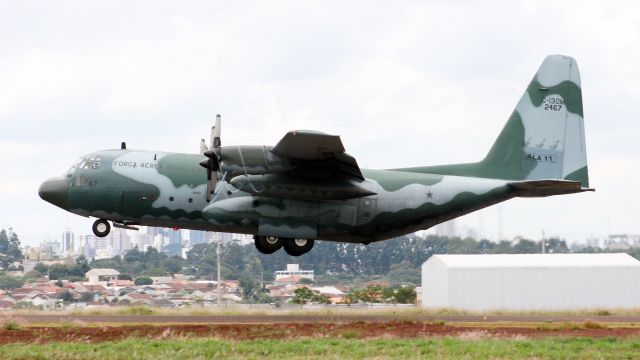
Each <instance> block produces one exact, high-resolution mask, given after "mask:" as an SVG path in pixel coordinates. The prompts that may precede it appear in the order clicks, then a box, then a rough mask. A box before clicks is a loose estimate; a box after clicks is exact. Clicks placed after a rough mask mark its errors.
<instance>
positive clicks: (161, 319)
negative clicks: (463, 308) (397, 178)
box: [0, 314, 640, 324]
mask: <svg viewBox="0 0 640 360" xmlns="http://www.w3.org/2000/svg"><path fill="white" fill-rule="evenodd" d="M10 316H11V317H14V318H20V319H23V320H24V321H27V322H32V323H48V322H71V321H74V320H79V321H84V322H98V323H191V324H195V323H199V324H203V323H208V324H265V323H267V324H268V323H292V322H297V323H302V322H304V323H318V322H355V321H365V322H385V321H393V320H399V321H404V320H411V321H418V322H440V321H444V322H447V323H456V322H458V323H460V322H474V323H490V322H532V323H540V322H584V321H598V322H607V323H635V322H640V316H563V315H549V316H545V315H530V316H529V315H523V316H517V315H501V316H467V315H442V316H441V315H414V316H412V315H402V314H400V315H230V316H227V315H208V316H185V315H79V316H76V315H10ZM2 318H3V316H2V315H0V320H1V319H2Z"/></svg>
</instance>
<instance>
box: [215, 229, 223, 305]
mask: <svg viewBox="0 0 640 360" xmlns="http://www.w3.org/2000/svg"><path fill="white" fill-rule="evenodd" d="M220 241H221V239H220V233H218V246H217V251H216V255H217V263H218V305H220V304H222V291H221V290H222V288H221V287H220Z"/></svg>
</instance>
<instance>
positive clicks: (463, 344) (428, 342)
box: [0, 336, 640, 360]
mask: <svg viewBox="0 0 640 360" xmlns="http://www.w3.org/2000/svg"><path fill="white" fill-rule="evenodd" d="M265 357H268V358H276V359H278V358H279V359H345V358H347V359H365V358H366V359H371V358H374V359H387V358H404V359H411V358H437V359H496V358H498V359H523V358H525V359H637V358H640V339H626V340H622V339H617V338H604V339H591V338H545V339H537V340H531V339H517V338H516V339H492V338H483V337H482V336H478V337H476V338H436V339H374V340H358V339H348V338H347V339H301V340H291V341H280V340H253V341H238V342H234V341H224V340H219V339H171V340H145V339H129V340H124V341H118V342H105V343H100V344H86V343H49V344H44V345H32V344H10V345H3V346H0V359H7V360H8V359H154V360H157V359H163V360H165V359H222V358H240V359H262V358H265Z"/></svg>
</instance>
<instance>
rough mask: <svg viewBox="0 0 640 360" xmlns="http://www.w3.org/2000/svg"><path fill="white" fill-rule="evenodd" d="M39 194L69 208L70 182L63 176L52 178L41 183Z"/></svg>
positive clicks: (45, 199)
mask: <svg viewBox="0 0 640 360" xmlns="http://www.w3.org/2000/svg"><path fill="white" fill-rule="evenodd" d="M38 194H39V195H40V197H41V198H42V200H44V201H47V202H50V203H52V204H53V205H55V206H58V207H61V208H63V209H65V210H66V209H67V207H68V204H69V184H67V182H66V181H65V180H64V179H63V178H62V177H54V178H51V179H49V180H47V181H45V182H43V183H42V185H40V189H39V190H38Z"/></svg>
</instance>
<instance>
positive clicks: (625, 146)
mask: <svg viewBox="0 0 640 360" xmlns="http://www.w3.org/2000/svg"><path fill="white" fill-rule="evenodd" d="M639 4H640V3H638V2H633V1H629V2H615V1H588V2H585V1H482V2H462V1H415V2H414V1H393V2H392V1H385V2H382V1H379V2H376V1H327V0H324V1H303V2H299V1H290V2H289V1H254V2H250V1H244V2H229V1H201V2H197V1H190V2H165V1H146V2H145V1H136V2H131V1H126V2H125V1H122V2H118V1H91V2H87V1H49V2H44V1H9V0H0V175H1V176H0V205H1V206H0V228H8V227H13V228H14V230H15V231H16V232H17V233H18V234H19V235H20V236H21V237H22V238H23V242H26V243H33V244H35V243H36V242H37V239H38V238H39V237H40V236H43V235H50V236H59V234H61V233H62V232H63V231H64V230H65V228H66V227H69V228H71V229H72V230H73V231H75V232H76V233H77V234H84V233H90V231H91V230H90V226H91V222H92V220H89V219H85V218H81V217H79V216H76V215H72V214H68V213H66V212H65V211H63V210H61V209H59V208H56V207H54V206H53V205H50V204H48V203H46V202H44V201H42V200H41V199H40V198H39V197H38V194H37V189H38V186H39V184H40V183H41V182H42V181H43V180H45V179H47V178H49V177H52V176H56V175H60V174H62V173H63V172H64V171H66V170H67V168H68V167H69V166H70V165H71V164H72V163H73V162H74V160H76V158H78V157H79V156H80V155H82V154H85V153H89V152H91V151H93V150H97V149H105V148H116V147H119V144H120V141H127V144H128V145H129V148H135V149H159V150H164V151H176V152H197V150H198V146H199V141H200V138H203V137H204V138H208V131H209V130H208V129H209V127H210V126H211V123H212V121H213V119H214V117H215V114H216V113H221V114H222V115H223V134H222V141H223V144H226V145H232V144H269V145H273V144H275V143H276V142H277V141H278V140H279V139H280V137H282V136H283V135H284V134H285V133H286V132H287V131H288V130H293V129H312V130H319V131H324V132H329V133H335V134H339V135H341V136H342V140H343V143H344V144H345V147H346V148H347V152H349V153H350V154H352V155H353V156H355V157H356V159H357V160H358V162H359V164H360V166H361V167H366V168H391V167H405V166H418V165H435V164H444V163H455V162H469V161H476V160H479V159H481V158H482V157H483V156H484V155H485V153H486V152H487V151H488V149H489V147H490V146H491V144H492V143H493V141H494V140H495V137H496V136H497V134H498V133H499V131H500V129H501V128H502V126H503V125H504V123H505V121H506V119H507V118H508V116H509V115H510V113H511V112H512V110H513V108H514V106H515V104H516V102H517V100H518V99H519V97H520V96H521V94H522V92H523V91H524V89H525V87H526V85H527V84H528V82H529V81H530V79H531V78H532V76H533V75H534V73H535V71H536V69H537V67H538V66H539V65H540V63H541V62H542V60H543V59H544V57H545V56H547V55H549V54H566V55H571V56H573V57H575V58H576V60H577V61H578V65H579V67H580V70H581V75H582V86H583V97H584V114H585V127H586V136H587V155H588V161H589V171H590V179H591V185H592V187H595V188H596V189H597V191H596V192H595V193H584V194H577V195H569V196H558V197H553V198H546V199H515V200H511V201H509V202H506V203H503V204H502V205H500V206H495V207H492V208H488V209H485V210H483V211H481V212H478V213H474V214H471V215H468V216H466V217H463V218H461V219H460V220H458V222H457V224H458V225H460V226H459V227H460V228H462V227H463V226H467V227H472V228H476V229H477V230H478V231H479V232H480V233H481V234H482V235H483V236H484V237H488V238H491V239H495V238H496V237H497V236H498V233H499V231H500V227H499V224H500V218H499V213H500V212H501V213H502V224H503V225H502V232H503V235H504V236H505V237H514V236H517V235H522V236H526V237H529V238H533V239H538V238H540V236H541V234H542V231H543V230H544V231H545V232H546V234H547V235H557V236H561V237H564V238H566V239H567V240H570V241H575V240H582V239H585V238H587V237H589V236H596V237H604V236H606V235H607V234H609V233H636V234H638V233H640V225H639V223H638V219H639V215H640V210H638V208H639V204H640V201H639V200H640V195H638V191H637V188H638V185H640V184H639V182H640V180H639V179H640V166H639V160H638V158H639V155H640V151H639V150H640V145H638V143H639V141H638V137H639V134H640V121H639V120H640V117H639V115H640V111H639V110H638V109H639V106H640V104H639V102H640V96H639V95H640V87H639V86H638V84H640V65H639V64H640V46H639V45H640V5H639ZM462 235H464V233H463V234H462Z"/></svg>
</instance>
